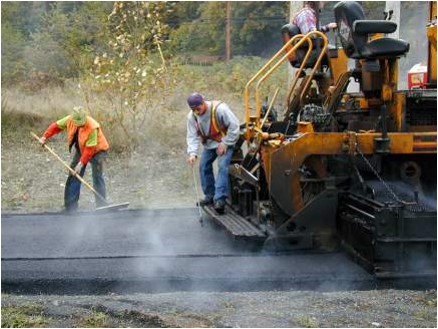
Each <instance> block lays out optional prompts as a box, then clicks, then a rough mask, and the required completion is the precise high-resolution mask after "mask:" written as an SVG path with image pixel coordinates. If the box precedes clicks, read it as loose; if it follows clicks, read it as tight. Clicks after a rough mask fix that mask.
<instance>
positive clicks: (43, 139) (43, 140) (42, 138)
mask: <svg viewBox="0 0 438 329" xmlns="http://www.w3.org/2000/svg"><path fill="white" fill-rule="evenodd" d="M46 141H47V138H46V137H44V136H42V137H41V138H40V143H41V146H44V145H45V144H46Z"/></svg>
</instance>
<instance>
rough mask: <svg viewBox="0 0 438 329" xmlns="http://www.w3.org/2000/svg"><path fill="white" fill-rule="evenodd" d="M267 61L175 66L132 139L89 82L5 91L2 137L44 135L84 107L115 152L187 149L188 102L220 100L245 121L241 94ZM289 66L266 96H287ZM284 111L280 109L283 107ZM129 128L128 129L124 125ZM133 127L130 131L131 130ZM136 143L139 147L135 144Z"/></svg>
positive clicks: (276, 77) (266, 89) (147, 106)
mask: <svg viewBox="0 0 438 329" xmlns="http://www.w3.org/2000/svg"><path fill="white" fill-rule="evenodd" d="M265 61H266V60H265V59H261V58H256V57H246V58H244V57H238V58H234V59H233V60H232V61H230V62H229V63H225V62H217V63H215V64H213V65H211V66H196V65H174V66H173V67H172V72H171V74H173V84H174V89H173V90H171V92H169V90H167V91H166V92H163V93H161V92H160V91H159V90H158V91H156V92H155V93H154V94H151V95H150V99H148V102H147V104H139V106H140V107H142V106H143V107H144V111H145V113H146V116H145V124H144V125H143V126H142V127H139V128H135V129H136V130H135V131H133V133H134V134H135V136H136V138H135V140H133V139H132V138H130V137H129V136H127V134H126V127H125V126H126V125H128V124H129V121H128V122H126V118H125V121H124V122H123V123H122V122H121V119H120V117H118V116H115V115H114V113H113V112H112V111H113V108H114V104H113V102H114V99H116V101H117V97H112V98H111V100H110V99H109V98H108V97H106V94H105V93H108V92H111V90H110V91H102V90H93V89H92V88H90V87H89V85H88V84H87V83H86V81H66V82H65V84H64V86H63V87H47V88H45V89H42V90H40V91H39V92H38V93H33V92H32V93H30V92H25V91H23V90H20V89H8V88H4V91H3V92H2V134H3V133H5V132H6V131H8V130H11V131H16V130H28V129H29V128H32V129H38V130H39V132H40V133H42V130H43V129H45V128H46V127H45V126H46V125H48V124H49V123H50V122H51V121H54V120H57V119H59V118H61V117H63V116H65V115H67V114H69V113H70V112H71V109H72V108H73V106H75V105H84V106H85V107H86V108H87V109H88V111H89V112H90V114H91V115H92V116H93V117H94V118H95V119H96V120H97V121H99V122H100V123H101V125H102V129H103V130H104V132H105V135H106V136H107V137H108V139H109V140H110V143H111V147H112V151H113V152H129V151H132V150H134V149H136V148H137V147H140V148H141V147H142V146H145V145H152V144H153V145H163V146H174V147H176V148H184V147H185V146H184V145H185V124H186V123H185V122H186V115H187V112H188V110H189V109H188V107H187V104H186V101H185V100H186V97H187V95H188V94H189V93H191V92H193V91H198V92H200V93H203V94H204V95H205V96H206V98H208V99H220V100H222V101H224V102H226V103H228V104H229V105H230V107H231V108H232V110H233V111H234V112H235V113H236V115H237V116H238V117H239V119H241V120H243V91H244V88H245V85H246V83H247V82H248V80H249V79H250V78H251V77H252V76H253V75H254V74H255V73H256V72H257V71H258V70H259V68H261V67H262V65H263V64H264V63H265ZM286 71H287V70H286V66H284V67H281V68H280V69H279V70H278V72H276V73H275V74H274V75H273V76H272V77H271V78H269V79H268V80H267V81H266V83H265V84H264V85H263V87H262V88H261V91H262V95H263V96H271V95H272V94H273V92H274V90H275V88H277V87H280V95H279V97H278V102H277V103H281V102H282V101H281V100H282V98H284V97H285V92H286V88H284V87H285V86H286V84H287V72H286ZM280 106H281V104H280ZM122 125H125V126H122ZM128 128H129V127H128ZM133 143H135V145H132V144H133Z"/></svg>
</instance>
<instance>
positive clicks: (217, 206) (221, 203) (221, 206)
mask: <svg viewBox="0 0 438 329" xmlns="http://www.w3.org/2000/svg"><path fill="white" fill-rule="evenodd" d="M214 210H216V212H217V213H218V214H219V215H222V214H223V213H224V212H225V200H224V199H219V200H216V201H215V202H214Z"/></svg>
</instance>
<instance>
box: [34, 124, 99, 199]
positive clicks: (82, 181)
mask: <svg viewBox="0 0 438 329" xmlns="http://www.w3.org/2000/svg"><path fill="white" fill-rule="evenodd" d="M30 134H31V135H32V136H33V137H34V138H35V139H37V140H38V141H39V142H40V143H41V140H40V138H39V137H38V135H37V134H35V133H34V132H32V131H31V132H30ZM41 144H42V143H41ZM43 146H44V147H45V148H46V150H47V151H49V152H50V153H52V155H53V156H54V157H55V158H57V159H58V160H59V162H61V163H62V164H63V165H64V167H66V168H67V169H68V170H69V171H70V173H71V174H72V175H73V176H75V177H76V178H77V179H78V180H79V181H80V182H81V183H83V184H84V185H85V186H86V187H88V188H89V189H90V190H91V191H93V193H94V194H96V195H97V196H98V197H99V198H100V199H101V200H102V201H105V202H106V200H105V198H104V197H103V196H102V195H100V193H99V192H97V191H96V190H95V189H94V188H93V186H91V185H90V184H88V182H87V181H85V180H84V179H83V178H82V177H81V175H79V174H78V173H77V172H76V171H74V170H73V169H72V168H71V167H70V166H69V165H68V164H67V163H66V162H65V161H64V160H62V159H61V157H60V156H59V155H58V154H56V153H55V151H53V150H52V149H51V148H50V147H49V146H47V145H46V144H43Z"/></svg>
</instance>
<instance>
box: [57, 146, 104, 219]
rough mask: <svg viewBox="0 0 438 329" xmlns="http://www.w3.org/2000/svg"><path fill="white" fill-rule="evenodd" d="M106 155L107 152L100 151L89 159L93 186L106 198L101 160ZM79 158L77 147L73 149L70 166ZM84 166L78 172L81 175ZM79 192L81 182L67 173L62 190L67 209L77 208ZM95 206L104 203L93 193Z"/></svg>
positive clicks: (82, 174) (102, 160) (83, 171)
mask: <svg viewBox="0 0 438 329" xmlns="http://www.w3.org/2000/svg"><path fill="white" fill-rule="evenodd" d="M107 157H108V153H107V152H105V151H101V152H99V153H97V154H95V155H94V156H93V157H92V158H91V160H90V163H91V175H92V177H93V187H94V189H95V190H96V191H97V193H99V194H100V195H101V196H103V197H104V198H106V187H105V180H104V178H103V162H104V160H105V158H107ZM80 158H81V153H80V151H79V150H78V149H75V154H74V156H73V160H72V162H71V164H70V167H71V168H73V169H74V168H75V167H76V165H77V164H78V162H79V160H80ZM85 169H86V166H84V167H82V170H81V172H80V173H79V174H80V176H81V177H84V174H85ZM80 192H81V182H80V181H79V179H77V178H76V177H75V176H73V175H69V176H68V178H67V182H66V184H65V190H64V206H65V209H66V210H67V211H74V210H76V209H77V208H78V202H79V195H80ZM95 200H96V207H102V206H105V205H106V202H104V201H103V200H102V199H101V198H99V197H98V196H97V195H95Z"/></svg>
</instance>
